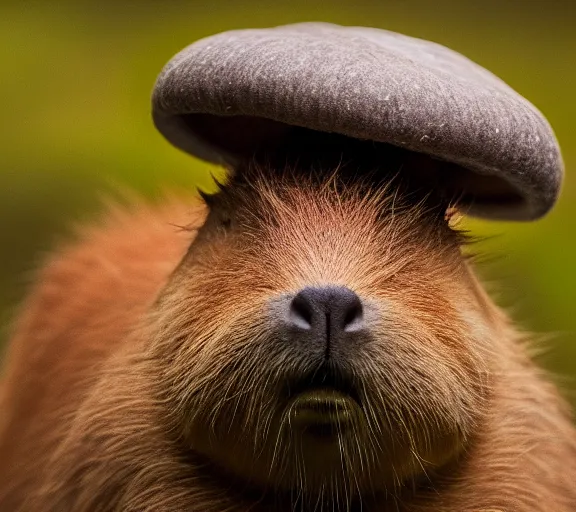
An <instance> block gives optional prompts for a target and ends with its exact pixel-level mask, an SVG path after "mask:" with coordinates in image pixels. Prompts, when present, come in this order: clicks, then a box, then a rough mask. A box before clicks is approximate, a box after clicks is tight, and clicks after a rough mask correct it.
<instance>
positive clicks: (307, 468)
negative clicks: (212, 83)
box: [0, 157, 576, 512]
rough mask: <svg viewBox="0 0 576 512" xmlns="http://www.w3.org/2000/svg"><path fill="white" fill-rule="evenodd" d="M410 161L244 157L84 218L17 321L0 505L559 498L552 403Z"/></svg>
mask: <svg viewBox="0 0 576 512" xmlns="http://www.w3.org/2000/svg"><path fill="white" fill-rule="evenodd" d="M420 164H422V165H423V166H424V167H423V168H425V167H426V165H427V164H426V163H425V162H423V159H420V160H419V159H413V164H411V165H412V167H413V168H412V169H410V167H411V165H398V161H397V159H396V160H395V159H394V158H392V157H391V160H390V161H389V162H386V161H380V162H379V165H378V168H377V169H375V168H373V167H372V166H370V165H364V164H363V163H362V162H360V160H355V159H354V158H346V157H344V158H342V157H341V158H339V160H338V162H332V163H330V164H329V165H328V164H326V163H323V164H322V165H320V166H319V165H312V164H311V163H310V162H308V161H307V160H306V158H303V159H293V160H292V161H288V160H286V162H285V163H284V164H282V163H281V162H280V160H271V159H268V160H267V159H264V158H262V159H257V158H255V159H254V160H253V161H251V162H250V163H247V164H245V165H244V166H242V167H241V168H237V169H234V170H233V171H231V172H230V175H229V178H228V180H227V181H226V183H225V184H223V185H222V186H221V189H220V191H219V192H217V193H215V194H212V195H210V196H206V195H204V201H201V200H199V199H197V198H194V197H191V198H183V199H182V198H181V199H167V200H166V201H164V203H162V204H161V205H156V206H154V205H146V204H138V203H135V204H132V205H129V206H125V207H119V206H116V207H111V211H110V212H109V213H108V214H107V215H106V216H105V217H104V219H103V220H102V221H101V222H99V223H95V224H93V225H92V226H91V227H88V228H85V229H84V230H81V232H80V233H79V235H78V236H77V238H76V239H75V241H73V242H70V243H68V245H66V246H64V247H62V248H61V249H60V250H59V251H57V252H56V253H55V254H54V256H52V257H51V258H50V259H49V261H48V262H47V263H46V264H45V265H44V266H43V268H42V269H41V270H40V271H39V273H38V276H37V280H36V283H35V285H34V287H33V289H32V290H31V293H30V295H29V297H28V299H27V300H26V301H25V303H24V305H23V307H22V311H21V314H20V316H19V318H18V319H17V321H16V324H15V327H14V332H13V336H12V339H11V342H10V345H9V350H8V353H7V357H6V363H5V364H6V366H5V372H4V377H3V381H2V398H1V400H2V402H1V411H2V417H1V422H2V423H1V430H0V509H1V510H2V512H13V511H27V512H28V511H34V512H37V511H38V512H40V511H55V512H63V511H74V512H88V511H150V512H152V511H155V512H156V511H190V512H225V511H226V512H247V511H253V512H265V511H266V512H268V511H279V512H291V511H303V512H312V511H356V512H359V511H365V512H388V511H394V512H396V511H404V512H417V511H418V512H481V511H484V512H488V511H492V512H494V511H507V512H513V511H514V512H528V511H530V512H536V511H540V512H544V511H547V512H573V511H574V510H576V431H575V429H574V427H573V425H572V423H571V418H570V412H569V410H568V407H567V405H566V403H565V402H564V401H563V400H562V398H561V397H560V396H559V393H558V392H557V390H556V387H555V386H554V385H553V384H552V383H551V381H550V380H549V379H548V377H547V376H546V374H545V372H543V371H542V370H541V369H540V368H539V367H538V366H537V365H536V364H535V363H534V362H533V361H532V357H531V353H532V348H531V342H530V340H529V339H527V338H528V337H527V336H526V335H525V334H524V333H523V332H522V331H521V330H519V329H517V328H516V327H515V326H514V324H513V323H512V322H511V320H510V319H509V318H508V316H507V315H506V314H505V313H504V312H503V311H501V310H500V309H499V308H498V307H497V306H496V305H495V304H494V303H493V302H492V301H491V299H490V298H489V297H488V295H487V294H486V293H485V291H484V290H483V288H482V286H481V285H480V284H479V281H478V279H477V278H476V277H475V274H474V270H473V267H474V264H475V263H474V258H473V257H471V256H472V254H473V251H474V247H473V245H471V243H470V242H471V241H470V239H469V237H468V235H467V234H466V233H463V232H461V231H459V229H458V225H455V224H454V219H453V218H451V215H447V211H448V212H453V211H454V208H456V209H458V203H457V198H454V197H448V196H447V195H446V194H445V193H442V194H440V193H436V192H434V189H433V188H429V187H424V188H422V187H418V186H416V185H415V183H416V182H418V183H420V182H421V180H420V179H418V180H409V179H404V178H405V176H408V175H410V173H411V172H412V175H414V173H416V174H417V172H416V171H417V169H416V167H417V166H418V165H420ZM423 174H425V173H423ZM455 201H456V202H455Z"/></svg>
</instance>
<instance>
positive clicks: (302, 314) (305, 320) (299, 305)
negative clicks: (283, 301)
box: [290, 293, 313, 330]
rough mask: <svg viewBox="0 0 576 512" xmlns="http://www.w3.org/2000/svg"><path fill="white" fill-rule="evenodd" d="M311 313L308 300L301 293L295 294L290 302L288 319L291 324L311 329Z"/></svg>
mask: <svg viewBox="0 0 576 512" xmlns="http://www.w3.org/2000/svg"><path fill="white" fill-rule="evenodd" d="M312 315H313V311H312V304H310V301H308V300H307V299H306V297H305V296H304V295H303V294H302V293H299V294H298V295H296V297H294V299H292V303H291V304H290V321H291V323H292V325H295V326H296V327H300V329H305V330H308V329H311V328H312Z"/></svg>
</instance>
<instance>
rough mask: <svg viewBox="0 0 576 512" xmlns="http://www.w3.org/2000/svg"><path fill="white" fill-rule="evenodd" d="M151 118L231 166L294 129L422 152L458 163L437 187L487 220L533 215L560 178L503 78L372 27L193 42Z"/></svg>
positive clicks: (166, 79)
mask: <svg viewBox="0 0 576 512" xmlns="http://www.w3.org/2000/svg"><path fill="white" fill-rule="evenodd" d="M153 117H154V121H155V123H156V126H157V128H158V129H159V130H160V132H162V134H163V135H164V136H165V137H166V138H167V139H168V140H169V141H170V142H172V143H173V144H174V145H175V146H177V147H179V148H181V149H183V150H184V151H187V152H189V153H192V154H194V155H196V156H199V157H201V158H204V159H207V160H211V161H215V162H224V163H226V162H227V163H231V164H238V163H239V162H240V161H241V160H243V159H245V158H250V157H251V155H252V154H253V153H254V152H255V151H257V150H259V149H261V148H262V147H266V148H268V149H273V148H274V147H275V146H277V145H282V143H283V141H285V139H286V138H290V137H291V136H292V133H293V132H294V130H299V129H301V128H302V127H304V128H308V129H310V130H314V131H317V132H323V133H334V134H343V135H347V136H349V137H353V138H358V139H364V140H368V141H376V142H385V143H388V144H393V145H396V146H399V147H402V148H405V149H409V150H412V151H415V152H419V153H423V154H426V155H430V156H433V157H436V158H438V159H440V160H441V161H445V162H450V163H452V164H457V166H454V165H452V166H448V167H447V168H446V171H445V174H446V176H445V179H443V180H441V183H440V184H439V186H447V187H448V188H449V189H450V192H451V193H456V194H457V195H459V196H460V197H461V201H462V202H463V204H464V206H465V207H466V208H465V210H466V211H467V212H468V213H469V214H471V215H476V216H480V217H487V218H493V219H512V220H531V219H536V218H538V217H541V216H543V215H544V214H546V213H547V212H548V211H549V210H550V208H551V207H552V206H553V205H554V203H555V201H556V198H557V196H558V193H559V189H560V185H561V182H562V176H563V163H562V157H561V154H560V150H559V147H558V143H557V141H556V138H555V136H554V133H553V131H552V129H551V128H550V126H549V124H548V122H547V121H546V119H545V118H544V117H543V116H542V114H541V113H540V112H539V111H538V110H537V109H536V108H535V107H534V106H533V105H532V104H530V103H529V102H528V101H527V100H526V99H524V98H523V97H522V96H520V95H519V94H518V93H516V92H515V91H514V90H513V89H511V88H510V87H509V86H508V85H506V84H505V83H504V82H503V81H502V80H500V79H499V78H497V77H496V76H494V75H493V74H492V73H490V72H489V71H487V70H486V69H484V68H482V67H481V66H479V65H477V64H475V63H474V62H472V61H470V60H469V59H467V58H466V57H464V56H462V55H460V54H459V53H456V52H455V51H452V50H450V49H448V48H446V47H444V46H441V45H438V44H435V43H432V42H429V41H423V40H421V39H415V38H412V37H408V36H404V35H401V34H397V33H394V32H389V31H386V30H379V29H375V28H365V27H342V26H337V25H332V24H327V23H301V24H296V25H287V26H281V27H276V28H268V29H254V30H235V31H230V32H225V33H222V34H218V35H215V36H212V37H208V38H206V39H203V40H201V41H198V42H196V43H194V44H192V45H190V46H189V47H187V48H186V49H184V50H183V51H182V52H180V53H179V54H178V55H176V56H175V57H174V58H173V59H172V60H171V61H170V62H169V63H168V64H167V65H166V67H165V68H164V71H163V72H162V74H161V75H160V77H159V78H158V81H157V83H156V87H155V89H154V94H153ZM310 133H311V132H308V135H309V136H310ZM442 183H443V184H444V185H442Z"/></svg>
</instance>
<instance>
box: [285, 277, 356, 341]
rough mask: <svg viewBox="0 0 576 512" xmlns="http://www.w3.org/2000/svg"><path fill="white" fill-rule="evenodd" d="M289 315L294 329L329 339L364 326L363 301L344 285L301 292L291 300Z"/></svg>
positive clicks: (309, 288)
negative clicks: (311, 332) (312, 332)
mask: <svg viewBox="0 0 576 512" xmlns="http://www.w3.org/2000/svg"><path fill="white" fill-rule="evenodd" d="M288 316H289V322H290V324H291V325H292V327H297V328H298V329H300V330H305V331H314V332H317V334H318V336H327V337H328V338H330V336H333V335H334V336H337V335H338V333H343V332H356V331H359V330H361V329H363V327H364V309H363V306H362V301H361V300H360V298H359V297H358V295H356V293H354V292H353V291H352V290H350V289H349V288H346V287H345V286H323V287H318V288H316V287H307V288H304V289H302V290H301V291H300V292H298V293H297V294H296V295H295V296H294V298H293V299H292V300H291V302H290V306H289V311H288Z"/></svg>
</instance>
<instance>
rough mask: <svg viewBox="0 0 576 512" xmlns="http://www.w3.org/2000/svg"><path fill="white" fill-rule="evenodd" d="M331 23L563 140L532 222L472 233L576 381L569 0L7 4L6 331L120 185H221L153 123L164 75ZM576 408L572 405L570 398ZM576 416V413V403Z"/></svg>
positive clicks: (487, 226)
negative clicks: (204, 45) (445, 53)
mask: <svg viewBox="0 0 576 512" xmlns="http://www.w3.org/2000/svg"><path fill="white" fill-rule="evenodd" d="M311 20H323V21H331V22H335V23H340V24H344V25H368V26H377V27H382V28H387V29H391V30H395V31H399V32H404V33H406V34H409V35H412V36H417V37H422V38H425V39H431V40H434V41H437V42H439V43H442V44H445V45H447V46H449V47H451V48H453V49H455V50H458V51H460V52H462V53H464V54H465V55H467V56H469V57H470V58H472V59H473V60H475V61H477V62H478V63H480V64H482V65H484V66H486V67H487V68H488V69H490V70H492V71H493V72H495V73H496V74H497V75H499V76H500V77H502V78H503V79H504V80H505V81H507V82H508V83H509V84H510V85H511V86H512V87H514V88H515V89H516V90H518V92H520V93H521V94H523V95H524V96H526V97H527V98H529V99H530V100H531V101H532V102H533V103H534V104H535V105H536V106H538V107H539V108H540V109H541V110H542V111H543V112H544V113H545V114H546V115H547V117H548V119H549V120H550V122H551V124H552V126H553V127H554V129H555V130H556V133H557V135H558V137H559V139H560V142H561V145H562V148H563V151H564V157H565V161H566V167H567V170H568V176H567V179H566V182H565V186H564V190H563V195H562V197H561V200H560V203H559V204H558V206H557V208H556V209H555V210H554V211H553V212H552V213H551V214H550V215H549V216H548V217H546V218H545V219H543V220H541V221H538V222H536V223H527V224H503V223H494V222H492V223H489V222H480V221H468V227H469V228H470V229H471V230H472V232H473V233H474V234H476V235H481V236H488V238H487V240H486V241H484V242H482V243H480V244H478V246H477V250H478V251H479V252H480V253H481V254H486V255H488V257H487V258H484V259H485V260H486V261H484V262H483V263H482V264H481V266H480V270H481V273H482V274H483V276H485V278H486V279H487V280H488V281H489V282H491V281H495V283H496V284H495V285H490V288H491V289H492V290H493V291H494V292H495V296H496V299H497V300H498V302H499V303H500V304H502V305H504V306H505V307H508V308H511V309H512V311H513V313H514V315H515V317H516V318H517V319H519V320H520V321H521V322H522V324H523V325H524V326H525V327H526V328H527V329H530V330H533V331H536V332H551V333H552V334H553V335H554V336H553V337H552V339H551V341H549V342H548V345H549V350H548V352H547V353H546V354H545V356H543V362H544V364H545V365H546V366H547V367H548V368H550V369H552V370H553V371H554V372H556V373H558V374H560V375H562V376H563V378H562V379H563V386H564V388H565V389H567V390H570V389H572V390H575V389H576V384H575V381H574V377H575V376H576V332H575V331H576V313H575V312H574V302H575V299H576V294H575V292H574V290H575V289H576V272H574V269H573V265H574V257H575V255H576V238H574V237H573V234H574V229H575V227H576V222H575V219H576V206H575V204H574V198H575V197H576V178H574V176H575V175H574V173H573V172H571V169H573V168H574V166H575V165H576V140H574V136H573V133H574V129H573V123H574V119H576V99H575V97H574V92H575V91H576V68H575V66H574V55H575V54H576V32H575V31H574V28H573V27H574V26H576V24H575V22H576V8H575V7H574V6H573V5H572V2H571V0H566V1H554V0H551V1H547V2H544V1H540V2H510V1H509V2H499V1H489V0H488V1H483V2H478V1H466V2H461V1H459V0H436V1H434V2H428V1H426V0H415V1H404V0H393V1H387V0H372V1H369V0H355V1H352V0H350V1H333V2H316V3H315V2H312V1H310V0H291V1H290V2H287V1H279V0H277V1H274V2H268V3H263V2H253V1H245V2H242V1H231V0H227V1H223V0H211V1H209V2H198V1H192V0H188V1H143V0H141V1H139V2H130V1H128V0H117V1H115V2H108V1H95V0H94V1H82V0H75V1H74V0H72V1H69V2H45V1H36V2H35V1H26V2H23V1H18V2H16V1H14V2H11V1H7V0H4V1H3V2H2V3H1V5H0V62H1V63H2V73H1V79H0V97H1V98H2V102H3V106H2V128H1V131H0V218H1V219H2V222H1V223H0V240H1V250H0V313H1V314H2V315H3V316H2V320H3V323H4V324H7V323H8V320H9V318H10V316H11V315H12V314H13V312H14V306H15V305H16V304H17V303H18V301H19V300H20V299H21V297H22V296H23V294H24V292H25V290H26V286H27V284H28V281H29V276H30V271H31V270H32V269H33V268H34V267H35V266H36V265H37V264H38V262H39V261H41V259H42V255H43V254H44V253H45V252H46V251H47V250H48V249H49V248H50V247H52V246H53V245H54V243H55V240H56V239H57V238H58V237H59V236H60V235H62V234H64V233H66V232H67V230H68V228H69V226H70V225H71V224H72V223H76V222H77V221H78V220H81V219H86V218H89V217H90V216H91V215H94V214H95V213H96V211H97V209H98V201H99V197H100V196H101V194H102V192H104V191H107V190H111V188H113V187H112V186H113V185H118V184H119V185H121V186H122V187H127V186H128V187H130V188H131V189H135V190H136V191H138V192H140V193H142V194H145V195H146V196H149V197H153V196H155V195H157V194H158V192H159V191H160V190H162V189H165V188H182V187H186V188H191V187H193V186H194V185H195V184H202V185H204V186H205V187H207V186H209V184H210V183H211V180H210V178H209V171H210V169H211V167H210V166H208V165H207V164H205V163H202V162H200V161H198V160H195V159H193V158H191V157H189V156H187V155H185V154H183V153H180V152H179V151H177V150H176V149H174V148H172V147H171V146H170V145H169V144H168V143H167V142H166V141H165V140H164V139H163V138H162V137H161V136H160V135H159V134H158V133H157V132H156V131H155V129H154V127H153V125H152V122H151V119H150V106H149V104H150V99H149V96H150V91H151V88H152V85H153V83H154V80H155V77H156V75H157V74H158V73H159V71H160V69H161V68H162V66H163V65H164V64H165V62H166V61H167V60H168V59H169V58H170V57H171V56H172V55H173V54H174V53H176V52H177V51H179V50H180V49H181V48H183V47H184V46H186V45H187V44H189V43H191V42H192V41H194V40H196V39H198V38H200V37H204V36H207V35H210V34H213V33H215V32H220V31H223V30H228V29H233V28H246V27H264V26H270V25H279V24H284V23H292V22H298V21H311ZM571 395H572V398H573V399H574V398H576V393H574V392H573V391H572V392H571ZM574 402H575V403H576V400H574Z"/></svg>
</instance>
